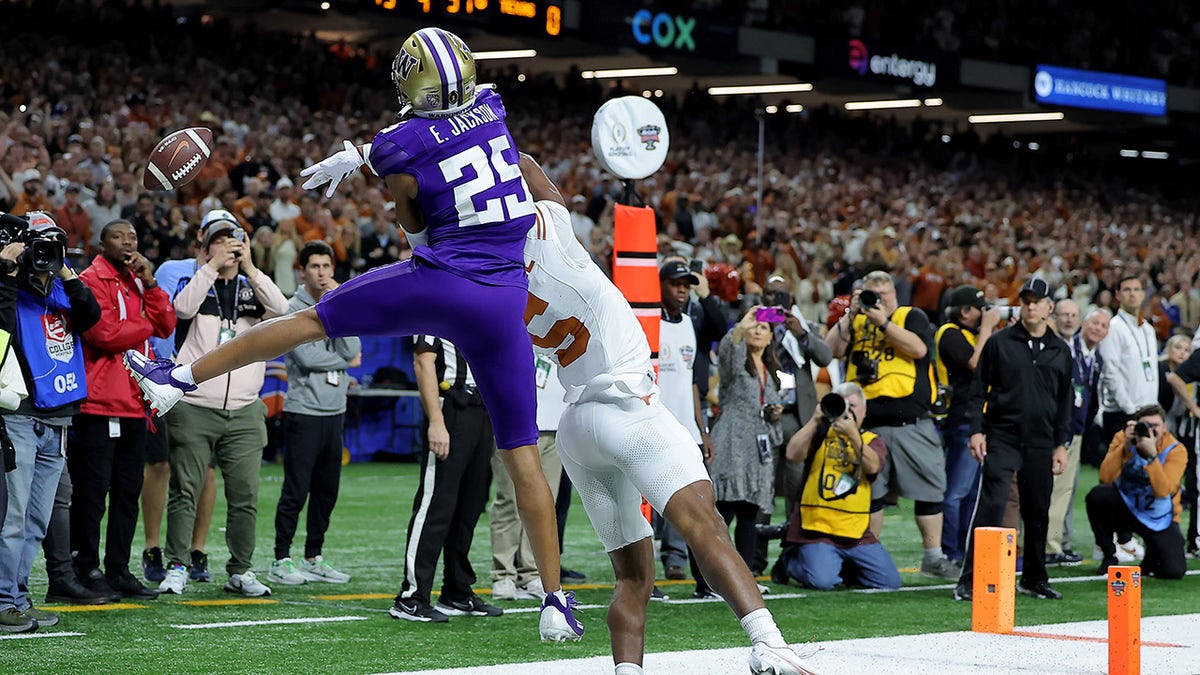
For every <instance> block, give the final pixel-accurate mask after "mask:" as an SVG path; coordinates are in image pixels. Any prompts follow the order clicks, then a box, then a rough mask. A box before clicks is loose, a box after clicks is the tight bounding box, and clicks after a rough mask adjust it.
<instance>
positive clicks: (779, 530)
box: [754, 523, 787, 541]
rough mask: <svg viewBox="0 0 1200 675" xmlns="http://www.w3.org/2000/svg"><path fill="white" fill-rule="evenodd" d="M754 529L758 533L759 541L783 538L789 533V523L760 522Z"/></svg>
mask: <svg viewBox="0 0 1200 675" xmlns="http://www.w3.org/2000/svg"><path fill="white" fill-rule="evenodd" d="M754 530H755V532H757V533H758V540H759V541H775V540H777V539H783V538H784V536H786V535H787V523H784V524H782V525H764V524H762V523H759V524H757V525H755V526H754Z"/></svg>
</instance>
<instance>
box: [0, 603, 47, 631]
mask: <svg viewBox="0 0 1200 675" xmlns="http://www.w3.org/2000/svg"><path fill="white" fill-rule="evenodd" d="M37 629H38V622H37V621H36V620H35V619H34V618H33V617H32V616H29V614H27V613H25V612H22V611H21V610H19V609H17V608H16V607H11V606H10V607H5V608H4V609H2V610H0V633H32V632H33V631H35V630H37Z"/></svg>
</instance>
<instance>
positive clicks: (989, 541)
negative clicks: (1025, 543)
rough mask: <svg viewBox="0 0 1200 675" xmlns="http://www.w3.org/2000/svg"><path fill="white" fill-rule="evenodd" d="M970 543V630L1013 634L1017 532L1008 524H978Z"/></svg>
mask: <svg viewBox="0 0 1200 675" xmlns="http://www.w3.org/2000/svg"><path fill="white" fill-rule="evenodd" d="M973 545H974V546H975V569H974V582H973V585H972V589H971V590H972V601H971V630H973V631H975V632H976V633H1012V632H1013V622H1014V620H1015V618H1016V597H1017V531H1016V530H1014V529H1013V528H1011V527H977V528H975V542H974V544H973Z"/></svg>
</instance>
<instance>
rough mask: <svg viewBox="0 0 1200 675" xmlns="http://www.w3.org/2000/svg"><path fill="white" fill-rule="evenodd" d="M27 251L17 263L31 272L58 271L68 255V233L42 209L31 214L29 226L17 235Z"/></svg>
mask: <svg viewBox="0 0 1200 675" xmlns="http://www.w3.org/2000/svg"><path fill="white" fill-rule="evenodd" d="M17 241H20V242H23V243H24V244H25V251H24V252H23V253H21V257H20V258H18V259H17V263H18V264H19V265H20V266H21V267H22V268H23V269H25V270H28V271H30V272H58V271H59V270H61V269H62V267H63V261H64V260H65V259H66V257H67V233H66V232H65V231H64V230H63V229H62V228H61V227H59V226H58V224H57V223H55V222H54V219H52V218H51V217H50V216H48V215H46V214H45V213H42V212H40V211H34V212H33V213H30V214H29V228H28V229H26V230H25V231H24V232H22V233H21V234H20V235H18V237H17Z"/></svg>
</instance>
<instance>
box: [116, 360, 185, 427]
mask: <svg viewBox="0 0 1200 675" xmlns="http://www.w3.org/2000/svg"><path fill="white" fill-rule="evenodd" d="M124 360H125V370H128V371H129V374H130V375H131V376H133V381H134V382H137V386H138V387H139V388H140V389H141V390H142V398H144V399H146V402H147V403H149V404H150V408H151V410H153V411H154V413H155V414H156V415H158V416H159V417H162V416H163V415H165V414H167V411H168V410H170V409H171V408H172V407H174V406H175V404H176V403H178V402H179V400H180V399H181V398H183V395H184V394H185V393H187V392H189V391H193V390H195V389H196V385H194V384H187V383H186V382H180V381H178V380H176V379H175V378H173V377H171V370H172V369H174V368H175V362H174V361H171V360H170V359H158V360H154V361H151V360H150V359H148V358H146V356H145V355H144V354H142V353H141V352H138V351H137V350H134V349H130V350H128V351H126V352H125V359H124Z"/></svg>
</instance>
